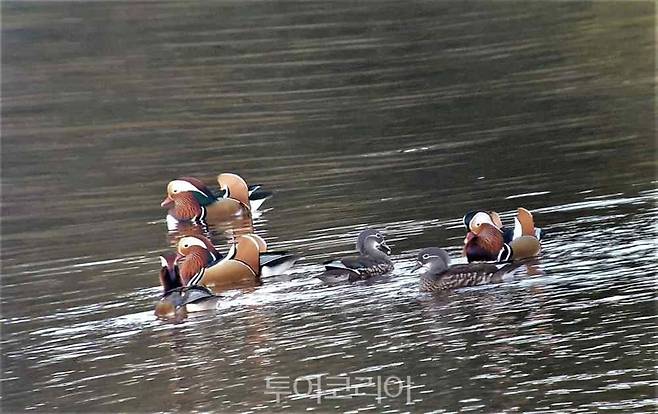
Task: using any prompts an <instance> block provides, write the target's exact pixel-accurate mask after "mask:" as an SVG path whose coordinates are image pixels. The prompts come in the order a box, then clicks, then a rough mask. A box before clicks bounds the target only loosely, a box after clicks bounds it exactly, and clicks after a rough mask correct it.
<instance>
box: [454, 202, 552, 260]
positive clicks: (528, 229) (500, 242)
mask: <svg viewBox="0 0 658 414" xmlns="http://www.w3.org/2000/svg"><path fill="white" fill-rule="evenodd" d="M515 222H516V225H515V226H514V231H513V238H512V240H511V241H510V242H509V243H506V242H505V236H504V234H503V232H502V231H501V230H500V229H499V228H498V227H496V225H495V224H492V223H488V222H486V221H483V222H478V223H475V224H473V222H471V225H470V227H472V230H471V231H469V232H468V234H467V235H466V239H465V246H464V255H465V256H466V258H467V259H468V261H469V263H470V262H475V261H494V262H507V261H512V260H519V259H525V258H529V257H534V256H537V255H538V254H539V251H540V250H541V243H540V241H539V238H538V237H537V231H536V229H535V225H534V219H533V217H532V214H531V213H530V212H529V211H528V210H526V209H523V208H519V209H518V212H517V217H516V219H515ZM470 227H469V228H470ZM540 233H541V232H540Z"/></svg>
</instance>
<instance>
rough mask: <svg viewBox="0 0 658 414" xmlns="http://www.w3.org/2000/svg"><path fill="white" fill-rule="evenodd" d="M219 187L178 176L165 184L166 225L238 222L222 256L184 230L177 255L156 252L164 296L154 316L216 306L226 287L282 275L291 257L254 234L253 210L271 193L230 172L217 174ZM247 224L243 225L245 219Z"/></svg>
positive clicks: (207, 241) (202, 238)
mask: <svg viewBox="0 0 658 414" xmlns="http://www.w3.org/2000/svg"><path fill="white" fill-rule="evenodd" d="M217 183H218V185H219V190H218V191H215V192H213V191H212V190H210V188H209V187H208V186H206V185H205V184H204V183H203V182H202V181H201V180H199V179H196V178H194V177H181V178H178V179H176V180H173V181H170V182H169V183H168V185H167V196H166V197H165V199H164V200H163V201H162V203H161V206H162V207H164V208H167V224H168V226H169V227H170V228H171V227H172V224H173V225H174V226H173V227H174V228H178V226H179V225H180V224H182V223H185V222H191V223H203V224H210V223H212V224H217V223H223V224H229V225H238V224H240V226H239V229H240V230H241V232H238V231H237V230H238V227H235V228H233V230H234V231H233V233H238V235H237V236H235V237H234V240H233V243H232V244H231V245H230V246H229V248H228V252H227V253H226V255H222V254H221V253H220V252H219V251H218V250H217V249H216V248H215V246H214V245H213V243H212V241H211V240H210V239H209V238H208V237H206V236H204V235H200V234H195V235H191V234H185V235H183V236H182V237H181V238H180V239H179V240H178V242H177V245H176V253H173V254H166V255H162V256H160V261H161V269H160V284H161V286H162V289H163V295H162V297H161V299H160V301H159V302H158V303H157V304H156V309H155V314H156V315H157V316H159V317H162V318H166V319H170V318H173V319H179V318H181V317H184V316H185V314H186V313H187V312H190V311H198V310H205V309H212V308H215V307H216V305H217V301H218V300H219V296H217V294H218V293H221V292H223V291H226V290H229V289H241V288H253V287H255V286H259V285H261V284H262V280H261V277H267V276H270V275H274V274H282V273H285V272H286V271H287V270H288V269H290V268H291V267H292V266H293V264H294V263H295V261H296V260H297V259H298V258H297V257H296V256H294V255H292V254H289V253H287V252H271V251H268V247H267V243H266V242H265V240H264V239H263V238H262V237H260V236H258V235H256V234H253V225H252V221H251V218H252V214H253V212H255V211H256V210H257V209H258V208H259V207H260V205H261V204H262V203H263V202H264V201H265V200H267V199H268V198H269V197H270V196H271V193H269V192H266V191H263V190H261V189H260V186H248V185H247V183H246V181H245V180H244V179H243V178H242V177H240V176H238V175H236V174H232V173H223V174H220V175H219V176H218V177H217ZM243 219H245V220H246V221H248V222H249V223H250V224H251V225H249V226H247V227H246V230H245V227H244V226H243V223H244V220H243Z"/></svg>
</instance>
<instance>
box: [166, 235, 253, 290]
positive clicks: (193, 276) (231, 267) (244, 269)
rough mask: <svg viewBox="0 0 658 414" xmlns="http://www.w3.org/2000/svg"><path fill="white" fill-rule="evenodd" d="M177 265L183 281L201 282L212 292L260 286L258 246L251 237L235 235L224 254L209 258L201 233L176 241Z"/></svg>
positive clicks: (196, 283)
mask: <svg viewBox="0 0 658 414" xmlns="http://www.w3.org/2000/svg"><path fill="white" fill-rule="evenodd" d="M177 250H178V258H179V259H178V267H179V271H180V276H181V279H182V281H183V284H184V285H186V286H192V285H199V284H201V285H204V286H207V287H209V288H211V289H212V290H213V291H215V292H217V291H222V290H227V289H238V288H246V287H254V286H260V285H261V284H262V282H261V280H260V271H259V267H260V266H259V265H260V263H259V262H260V261H259V245H258V242H257V241H256V240H255V239H253V238H252V237H250V236H249V235H246V236H238V237H237V238H236V240H235V243H234V244H233V245H232V246H231V248H230V249H229V252H228V253H227V255H226V256H224V257H223V258H221V259H220V260H218V261H217V260H214V261H213V260H212V255H211V253H210V251H209V249H208V246H207V243H206V242H205V241H204V240H202V237H200V236H194V237H183V238H181V239H180V240H179V241H178V249H177Z"/></svg>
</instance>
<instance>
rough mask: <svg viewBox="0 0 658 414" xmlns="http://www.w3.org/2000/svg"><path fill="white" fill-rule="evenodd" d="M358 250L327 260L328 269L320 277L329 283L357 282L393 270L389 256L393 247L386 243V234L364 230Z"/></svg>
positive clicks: (358, 243) (326, 266) (359, 239)
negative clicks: (350, 254) (351, 253)
mask: <svg viewBox="0 0 658 414" xmlns="http://www.w3.org/2000/svg"><path fill="white" fill-rule="evenodd" d="M356 250H357V251H358V252H359V253H360V254H359V255H354V256H346V257H342V258H340V259H336V260H330V261H327V262H325V263H324V266H325V268H326V270H325V272H324V273H322V274H321V275H320V276H318V277H319V278H320V279H321V280H323V281H324V282H327V283H338V282H344V281H348V282H355V281H357V280H366V279H369V278H371V277H374V276H379V275H383V274H386V273H388V272H390V271H392V270H393V268H394V266H393V262H391V260H390V259H389V257H388V255H389V254H391V249H390V248H389V247H388V245H387V244H386V240H385V238H384V235H383V234H382V233H380V232H378V231H377V230H373V229H365V230H363V231H362V232H361V233H360V234H359V237H358V238H357V241H356Z"/></svg>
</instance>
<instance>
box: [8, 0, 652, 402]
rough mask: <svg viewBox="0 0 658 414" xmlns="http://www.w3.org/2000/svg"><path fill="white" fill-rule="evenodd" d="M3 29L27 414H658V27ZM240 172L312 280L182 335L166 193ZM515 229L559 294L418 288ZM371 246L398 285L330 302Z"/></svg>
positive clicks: (597, 14)
mask: <svg viewBox="0 0 658 414" xmlns="http://www.w3.org/2000/svg"><path fill="white" fill-rule="evenodd" d="M2 6H3V10H2V151H1V157H2V159H1V161H2V174H1V180H2V181H1V183H2V279H1V281H2V291H1V305H2V319H1V320H2V382H1V383H0V385H1V387H2V400H1V401H0V404H1V405H2V409H3V411H7V412H17V411H27V410H32V411H39V412H42V411H45V412H50V411H64V412H88V411H93V412H114V411H128V412H153V411H230V412H234V411H243V412H258V411H264V412H270V411H282V412H289V411H294V412H300V411H307V410H308V411H313V410H314V411H320V412H326V411H334V410H339V411H368V410H371V411H376V412H405V411H413V412H428V411H436V412H457V411H481V412H492V411H505V412H525V411H542V412H556V413H564V412H592V411H598V410H610V411H626V412H651V411H654V410H655V403H656V400H655V386H656V385H657V381H656V374H655V370H654V369H653V368H652V367H653V366H654V365H655V360H656V350H655V334H656V326H657V325H656V322H655V270H654V269H655V259H656V249H655V248H656V246H655V238H656V234H655V226H654V224H653V223H654V221H655V217H656V206H655V199H656V190H655V184H656V181H655V171H656V170H655V168H656V163H655V160H656V154H655V125H654V120H655V107H654V91H655V88H654V86H655V85H654V80H655V69H654V62H655V43H654V42H655V35H654V27H655V20H654V15H655V10H654V4H653V3H651V2H630V3H622V2H584V1H583V2H548V1H546V2H529V3H525V4H524V5H523V7H520V4H519V3H516V2H474V3H473V2H468V3H461V2H459V3H458V2H422V1H421V2H409V3H399V2H353V3H347V2H329V3H321V2H260V1H249V2H216V3H206V2H178V1H173V2H167V3H159V2H158V3H156V2H141V3H132V2H131V3H128V2H93V3H92V2H88V3H87V2H84V3H83V2H72V3H68V2H13V1H9V2H3V5H2ZM222 171H232V172H236V173H239V174H241V175H243V176H244V177H245V178H246V179H247V180H248V181H249V182H252V183H262V184H264V185H265V186H266V187H267V188H268V189H269V190H271V191H273V192H274V193H275V196H274V198H272V199H271V200H268V202H267V204H266V207H267V208H268V209H267V211H265V212H264V213H263V215H262V216H261V217H260V218H259V219H258V220H257V222H256V223H255V224H256V229H257V232H258V234H260V235H261V236H263V237H265V238H266V239H267V240H268V242H269V243H270V245H271V247H273V248H275V249H288V250H291V251H293V252H295V253H296V254H298V255H300V256H301V257H302V259H301V261H300V262H299V264H298V266H297V267H296V268H295V270H294V271H293V273H292V274H291V275H290V276H289V277H286V278H274V279H271V280H265V283H264V285H263V286H262V287H261V288H259V289H257V290H256V291H255V292H252V293H241V292H235V293H232V294H230V295H228V297H227V298H226V300H225V301H223V302H222V305H221V307H220V309H218V310H217V312H209V313H203V314H199V315H196V316H194V317H192V318H190V319H188V320H187V321H186V322H185V323H183V324H178V325H173V324H169V323H164V322H160V321H157V320H155V318H154V317H153V315H152V309H153V304H154V302H155V301H156V300H157V297H158V295H159V288H158V287H157V285H158V281H157V272H158V270H159V261H158V259H157V256H158V254H160V253H161V252H165V251H167V250H169V249H170V235H168V234H167V231H166V226H165V224H164V211H162V210H161V209H160V207H159V202H160V200H161V199H162V197H163V196H164V190H165V185H166V183H167V181H169V180H170V179H172V178H175V177H177V176H181V175H193V176H198V177H200V178H203V179H205V180H207V181H209V182H210V181H211V180H212V177H213V176H215V175H216V174H217V173H219V172H222ZM517 206H525V207H527V208H529V209H531V210H532V211H533V212H534V214H535V218H536V221H537V222H538V224H539V225H541V226H542V227H544V228H545V229H546V230H547V238H546V241H545V243H544V247H543V253H542V256H541V258H540V262H539V270H540V272H539V273H538V274H523V273H522V274H519V275H517V276H516V277H515V278H513V279H512V280H509V281H506V282H504V283H502V284H497V285H491V286H485V287H479V288H469V289H462V290H459V291H456V292H452V293H450V294H447V295H443V296H439V297H437V296H431V295H428V294H423V293H420V292H419V291H418V276H417V275H414V274H413V273H411V268H412V267H413V265H414V263H413V262H414V260H413V258H414V255H415V253H416V252H417V251H418V249H420V248H422V247H427V246H433V245H436V246H442V247H446V248H447V249H448V250H449V251H450V253H451V254H452V255H453V257H457V256H458V255H459V251H460V247H461V243H462V240H463V236H464V234H463V229H462V227H461V226H460V224H459V219H460V217H461V216H462V214H463V213H464V212H465V211H466V210H469V209H473V208H493V209H496V210H498V211H501V212H503V215H504V217H505V218H506V219H509V218H510V217H511V213H512V212H513V211H514V209H515V208H516V207H517ZM365 226H374V227H377V228H380V229H382V230H383V231H384V232H385V233H386V234H387V236H388V239H389V245H391V247H392V248H393V258H394V261H395V264H396V269H395V271H394V272H393V275H391V276H390V277H387V278H383V279H382V280H380V281H378V282H377V283H375V284H372V285H353V286H339V287H327V286H324V285H323V284H322V283H321V282H320V281H319V280H318V279H317V278H315V276H316V275H317V274H318V273H320V272H321V271H322V266H321V263H322V262H323V261H324V260H326V259H328V258H331V257H333V256H335V255H337V254H341V253H345V252H348V251H351V250H352V249H353V243H354V240H355V237H356V234H358V232H359V230H360V229H362V228H363V227H365ZM215 236H216V240H215V241H216V242H217V244H219V245H220V246H221V245H223V240H222V234H215ZM272 376H276V377H281V378H282V379H281V380H282V381H283V382H284V385H283V387H284V388H285V386H286V383H285V381H286V380H285V379H286V378H287V381H288V382H287V386H288V388H287V391H291V392H292V391H294V390H293V385H298V388H297V389H298V391H302V392H300V393H297V395H284V396H283V398H282V400H281V401H280V402H276V396H275V395H273V394H271V393H269V392H271V391H272V390H273V388H272V387H267V386H266V385H267V384H266V378H267V377H272ZM307 376H308V377H309V378H319V384H320V386H321V387H322V390H324V391H326V388H327V387H328V384H329V383H330V382H332V381H333V382H339V379H340V378H343V379H344V378H348V379H349V380H350V381H351V382H352V383H358V382H364V381H366V380H365V379H363V378H370V379H372V380H377V379H380V380H382V381H383V380H386V379H387V378H389V377H391V376H397V377H400V378H402V379H405V381H406V379H407V378H409V380H410V381H411V382H412V384H413V385H412V386H411V388H408V389H405V391H404V393H403V394H401V395H400V396H399V397H389V396H386V395H383V397H385V398H382V399H381V400H378V399H377V395H376V392H377V388H376V387H371V388H370V389H369V390H368V391H367V392H369V393H370V394H372V393H373V392H374V393H375V395H374V396H373V395H369V396H351V398H344V399H331V398H327V397H328V396H330V395H329V394H322V391H321V393H320V394H318V393H317V392H312V393H310V395H305V394H306V393H305V392H303V391H306V390H308V385H307V383H306V382H304V378H306V377H307ZM337 378H339V379H337ZM358 378H362V379H360V380H359V379H358ZM270 385H271V384H270ZM336 387H338V388H341V387H339V386H337V385H336V386H335V387H334V388H336ZM342 388H345V387H342ZM351 390H353V389H351ZM407 392H409V394H407ZM339 394H340V395H342V396H348V395H349V394H350V393H348V392H344V391H343V392H341V393H339ZM318 395H319V401H318Z"/></svg>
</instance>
